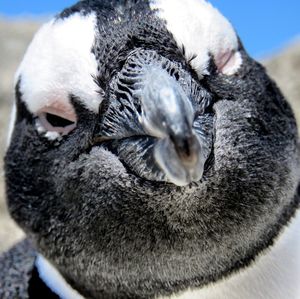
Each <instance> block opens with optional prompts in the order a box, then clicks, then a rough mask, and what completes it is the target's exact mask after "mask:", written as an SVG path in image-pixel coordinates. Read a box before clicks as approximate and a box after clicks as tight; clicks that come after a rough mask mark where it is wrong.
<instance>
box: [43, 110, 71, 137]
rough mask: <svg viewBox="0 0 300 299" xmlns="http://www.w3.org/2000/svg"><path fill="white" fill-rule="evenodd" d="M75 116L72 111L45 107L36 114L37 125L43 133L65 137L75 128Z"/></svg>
mask: <svg viewBox="0 0 300 299" xmlns="http://www.w3.org/2000/svg"><path fill="white" fill-rule="evenodd" d="M76 122H77V118H76V114H75V112H74V111H73V110H72V109H69V110H62V109H57V108H53V107H52V108H51V107H47V108H44V109H41V110H40V111H39V113H38V124H39V126H41V127H42V128H43V129H44V130H45V131H48V132H56V133H59V134H61V135H67V134H69V133H70V132H71V131H72V130H74V129H75V128H76Z"/></svg>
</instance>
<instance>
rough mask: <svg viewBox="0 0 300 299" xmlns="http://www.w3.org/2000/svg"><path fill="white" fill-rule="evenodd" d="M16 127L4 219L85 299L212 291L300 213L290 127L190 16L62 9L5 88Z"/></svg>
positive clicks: (225, 41)
mask: <svg viewBox="0 0 300 299" xmlns="http://www.w3.org/2000/svg"><path fill="white" fill-rule="evenodd" d="M13 123H14V128H13V132H12V136H11V139H10V146H9V148H8V151H7V154H6V158H5V172H6V190H7V198H8V205H9V209H10V212H11V214H12V216H13V217H14V219H15V220H16V221H17V222H18V223H19V224H20V226H21V227H22V228H23V229H24V230H25V231H26V233H27V234H28V235H29V236H30V237H31V238H32V239H33V240H35V242H36V244H37V248H38V250H39V252H41V253H42V254H43V255H44V256H45V257H46V258H47V259H49V260H50V261H51V262H52V263H53V264H54V265H55V266H56V267H57V269H58V270H59V271H60V272H61V273H62V275H63V276H64V277H65V278H66V279H67V281H68V282H69V283H70V284H71V285H73V286H74V287H76V289H78V290H79V291H80V292H81V293H82V294H84V295H85V296H89V297H94V298H102V297H103V298H117V296H120V297H121V298H127V297H128V298H137V297H138V298H139V297H141V298H147V297H151V296H156V295H162V294H169V293H172V292H174V291H179V290H182V289H184V288H187V287H195V286H202V285H205V284H207V283H209V282H212V281H216V280H218V279H221V278H222V277H224V276H225V275H228V274H229V273H231V272H232V271H235V270H237V269H239V268H241V267H244V266H246V265H248V264H249V263H250V261H251V260H253V259H254V257H255V256H256V255H257V254H258V253H259V252H260V251H261V250H263V249H265V248H266V247H267V246H269V245H270V244H271V243H272V241H273V239H274V237H276V236H277V234H278V232H279V231H280V229H281V227H282V226H284V225H285V224H286V222H287V221H288V219H289V218H290V216H291V215H292V214H293V212H294V210H295V208H296V205H297V202H296V199H295V197H294V195H295V192H296V191H295V190H296V187H297V183H298V181H299V173H298V172H297V169H298V168H299V161H298V149H297V128H296V123H295V119H294V116H293V113H292V111H291V109H290V107H289V105H288V104H287V102H286V101H285V100H284V98H283V96H282V95H281V93H280V91H279V90H278V89H277V87H276V86H275V84H274V82H272V80H271V79H270V78H269V77H268V76H267V74H266V72H265V70H264V68H263V67H262V66H261V65H259V64H258V63H257V62H255V61H254V60H252V59H251V58H250V57H249V56H248V55H247V53H246V52H245V50H244V48H243V46H242V44H241V42H240V41H239V39H238V37H237V35H236V33H235V32H234V30H233V29H232V27H231V25H230V24H229V22H228V21H227V20H226V19H224V18H223V17H222V16H221V15H220V14H219V12H217V11H216V10H215V9H214V8H212V7H211V6H210V4H208V3H207V2H205V1H202V0H186V1H182V0H176V1H175V0H172V1H171V0H157V1H151V2H148V1H81V2H79V3H78V4H76V5H74V6H73V7H71V8H69V9H66V10H65V11H63V12H62V13H61V14H60V15H58V16H57V17H56V18H55V19H54V20H52V21H50V22H49V23H48V24H46V25H44V26H43V27H42V28H41V30H40V31H39V32H38V33H37V35H36V36H35V38H34V40H33V42H32V44H31V45H30V47H29V49H28V51H27V53H26V55H25V57H24V60H23V62H22V64H21V66H20V68H19V70H18V72H17V75H16V114H15V117H14V119H13ZM101 296H102V297H101Z"/></svg>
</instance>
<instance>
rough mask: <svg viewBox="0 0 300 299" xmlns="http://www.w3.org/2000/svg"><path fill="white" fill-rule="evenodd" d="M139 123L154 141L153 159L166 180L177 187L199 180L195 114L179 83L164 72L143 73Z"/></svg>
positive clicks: (200, 162) (201, 166)
mask: <svg viewBox="0 0 300 299" xmlns="http://www.w3.org/2000/svg"><path fill="white" fill-rule="evenodd" d="M143 81H144V88H143V90H142V93H141V108H142V113H141V116H140V119H139V121H140V123H141V124H142V126H143V128H144V130H145V131H146V132H147V133H148V134H149V135H151V136H154V137H156V138H158V142H157V144H156V145H155V149H154V156H155V160H156V162H157V164H158V166H159V167H160V168H161V170H162V171H163V172H164V173H165V174H166V176H167V178H168V180H169V181H170V182H171V183H174V184H176V185H178V186H185V185H187V184H189V183H190V182H193V181H199V180H200V179H201V177H202V175H203V169H204V163H205V158H204V155H203V151H202V147H201V141H200V139H199V138H198V137H197V135H196V133H195V131H194V129H193V121H194V117H195V112H194V109H193V106H192V104H191V101H190V99H189V98H188V96H187V95H186V94H185V92H184V91H183V89H182V87H181V86H180V84H179V83H178V82H177V81H176V80H175V79H174V78H173V77H171V76H170V75H169V74H168V73H167V72H166V71H165V70H163V69H161V68H159V67H149V68H148V69H146V71H145V73H144V80H143Z"/></svg>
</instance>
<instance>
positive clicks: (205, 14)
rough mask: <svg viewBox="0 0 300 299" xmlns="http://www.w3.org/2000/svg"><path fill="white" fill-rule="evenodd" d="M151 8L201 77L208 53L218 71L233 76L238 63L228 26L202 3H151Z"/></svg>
mask: <svg viewBox="0 0 300 299" xmlns="http://www.w3.org/2000/svg"><path fill="white" fill-rule="evenodd" d="M151 8H152V9H156V10H157V13H158V16H159V17H160V18H161V19H163V20H165V21H166V25H167V29H168V30H169V31H170V32H171V33H172V34H173V36H174V38H175V40H176V42H177V44H178V46H179V47H182V46H184V48H185V55H186V59H187V60H190V59H191V58H192V57H195V58H194V59H193V60H192V61H191V62H190V64H191V66H192V67H193V68H194V69H195V70H196V72H197V74H198V76H199V77H200V78H201V77H202V76H203V75H205V74H207V66H208V63H209V60H210V56H209V55H210V54H211V55H212V56H213V58H214V61H215V64H216V66H217V68H218V70H219V71H220V72H222V73H223V74H226V75H233V74H234V73H235V72H236V71H237V70H238V69H239V67H240V65H241V64H242V58H241V55H240V53H239V52H238V38H237V36H236V33H235V31H234V29H233V27H232V25H231V24H230V23H229V22H228V21H227V20H226V18H225V17H223V16H222V15H221V14H220V13H219V11H218V10H216V9H215V8H214V7H212V5H211V4H209V3H208V2H206V1H205V0H152V1H151Z"/></svg>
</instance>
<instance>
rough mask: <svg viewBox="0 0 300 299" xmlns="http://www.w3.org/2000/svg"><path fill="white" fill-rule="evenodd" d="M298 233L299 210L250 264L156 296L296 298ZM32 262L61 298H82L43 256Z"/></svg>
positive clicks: (299, 269) (299, 260)
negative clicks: (173, 293) (211, 281)
mask: <svg viewBox="0 0 300 299" xmlns="http://www.w3.org/2000/svg"><path fill="white" fill-rule="evenodd" d="M299 236H300V211H298V213H297V214H296V216H295V217H294V218H293V219H291V221H290V223H289V225H288V226H287V227H286V228H285V229H283V231H282V232H281V234H280V235H279V237H278V238H277V239H276V240H275V241H274V245H273V246H272V247H271V248H268V249H266V250H265V251H264V252H263V253H262V254H260V256H258V257H257V258H256V260H255V261H254V262H253V263H252V265H251V266H250V267H248V268H246V269H244V270H241V271H239V272H237V273H235V274H233V275H231V276H230V277H227V278H225V279H223V280H222V281H219V282H217V283H214V284H211V285H208V286H207V287H204V288H201V289H194V290H189V291H185V292H182V293H181V294H178V295H177V296H172V297H161V298H159V299H204V298H205V299H215V298H230V299H240V298H243V299H253V298H257V299H283V298H293V299H300V287H299V277H300V238H299ZM36 266H37V269H38V271H39V275H40V277H41V279H42V280H43V281H44V282H45V283H46V285H47V286H48V287H49V288H50V289H51V290H52V291H53V292H54V293H56V294H57V295H58V296H59V297H60V298H61V299H84V297H82V296H81V295H80V294H79V293H78V292H77V291H75V290H74V289H73V288H72V287H71V286H70V285H69V284H68V283H67V282H66V281H65V280H64V278H63V277H62V275H61V274H60V273H59V272H58V271H57V270H56V269H55V268H54V266H53V265H51V263H49V262H48V261H47V260H46V259H45V258H44V257H43V256H41V255H39V256H38V257H37V260H36Z"/></svg>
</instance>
